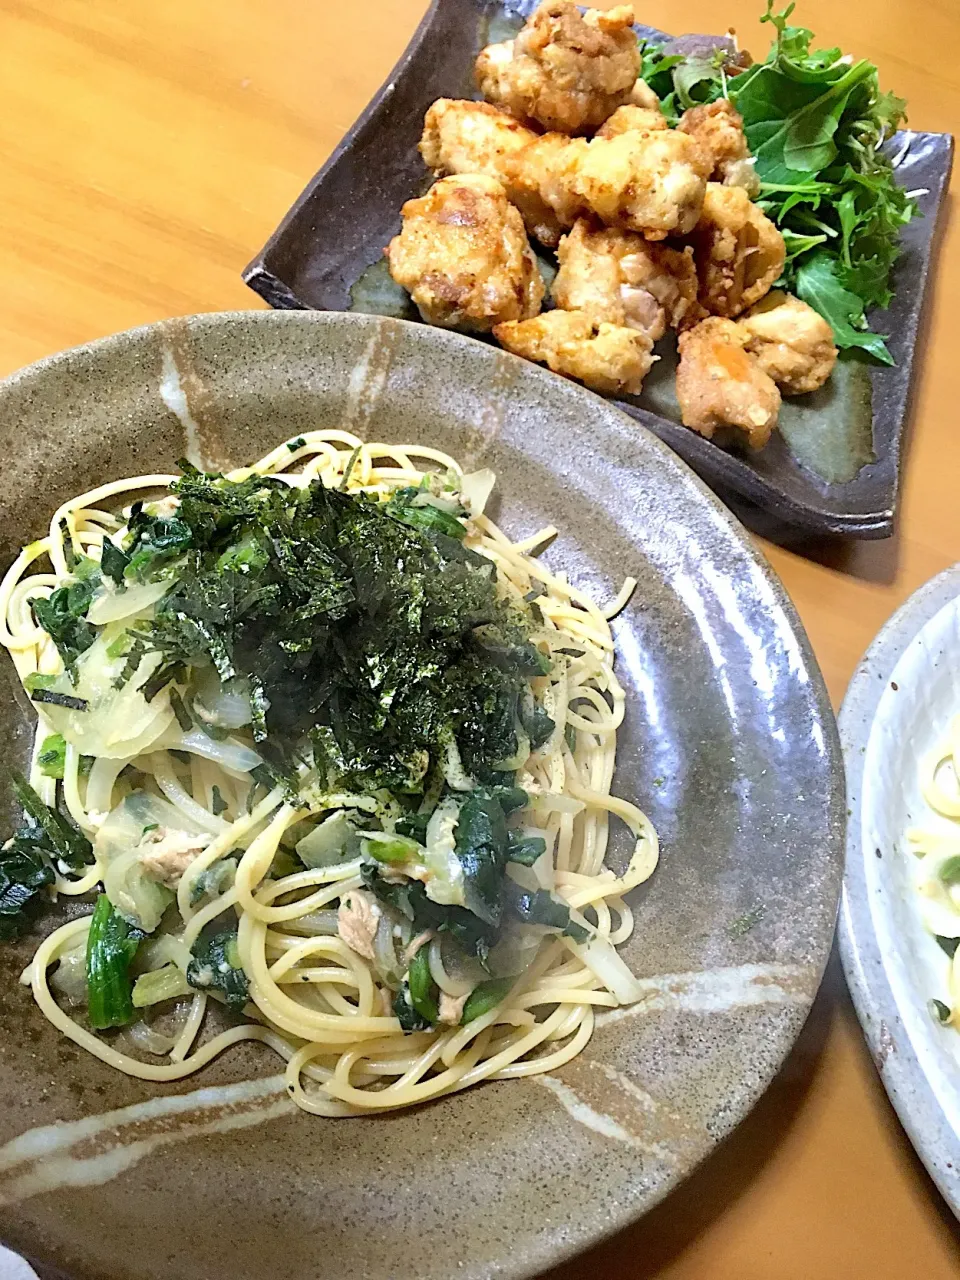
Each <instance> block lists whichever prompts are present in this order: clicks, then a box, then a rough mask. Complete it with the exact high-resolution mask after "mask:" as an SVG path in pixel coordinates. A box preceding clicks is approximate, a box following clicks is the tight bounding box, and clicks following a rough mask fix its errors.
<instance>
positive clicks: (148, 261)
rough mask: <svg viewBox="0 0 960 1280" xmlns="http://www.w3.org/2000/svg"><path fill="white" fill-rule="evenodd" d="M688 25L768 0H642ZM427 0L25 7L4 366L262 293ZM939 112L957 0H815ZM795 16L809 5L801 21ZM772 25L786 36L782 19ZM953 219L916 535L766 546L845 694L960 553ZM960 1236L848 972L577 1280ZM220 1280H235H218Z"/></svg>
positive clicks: (832, 38)
mask: <svg viewBox="0 0 960 1280" xmlns="http://www.w3.org/2000/svg"><path fill="white" fill-rule="evenodd" d="M635 7H636V10H637V16H638V18H640V19H641V20H643V21H646V22H649V23H651V24H652V25H655V26H659V27H662V28H665V29H667V30H674V31H676V30H679V29H685V30H691V31H718V30H722V29H723V28H724V27H726V26H727V25H733V26H734V27H735V28H736V29H737V31H738V34H739V35H740V38H741V42H742V43H743V44H745V45H746V46H747V47H748V48H753V49H754V50H763V49H765V48H766V45H767V39H768V38H767V35H766V32H765V31H764V30H763V29H760V28H758V27H757V24H756V18H757V14H758V11H759V9H760V8H761V0H723V2H722V3H721V0H687V3H686V4H684V5H683V6H682V8H681V9H679V10H678V8H677V6H676V5H672V4H668V3H667V2H666V0H637V4H636V6H635ZM425 8H426V0H365V3H362V4H344V3H338V2H337V0H162V3H144V2H143V0H139V2H135V0H0V376H2V375H4V374H6V373H9V372H11V371H12V370H14V369H16V368H17V367H19V366H20V365H23V364H26V363H28V362H29V361H32V360H35V359H37V358H38V357H40V356H43V355H47V354H48V353H50V352H53V351H56V350H58V349H60V348H62V347H67V346H72V345H74V344H76V343H80V342H86V341H88V340H89V339H91V338H97V337H101V336H102V335H104V334H108V333H111V332H113V331H115V330H118V329H125V328H128V327H130V326H132V325H138V324H145V323H148V322H150V321H153V320H159V319H161V318H163V317H166V316H170V315H178V314H185V313H189V312H195V311H218V310H228V309H232V308H237V307H248V308H249V307H258V306H260V305H261V304H260V303H259V301H258V299H256V298H255V297H254V295H253V294H252V293H250V292H249V291H248V290H247V289H246V288H245V287H244V285H243V284H242V283H241V281H240V276H239V272H240V269H241V268H242V267H243V266H244V264H245V263H246V262H247V260H248V259H249V258H250V257H251V256H252V254H253V252H254V251H255V250H256V249H257V248H259V247H260V245H261V244H262V243H263V241H264V240H265V239H266V237H267V235H268V234H269V232H270V231H271V230H272V229H273V228H274V226H275V225H276V223H277V221H278V220H279V218H280V216H281V215H282V214H283V212H284V211H285V210H286V209H287V207H288V206H289V205H290V203H291V202H292V201H293V199H294V198H295V197H296V196H297V195H298V193H299V192H300V190H301V188H302V187H303V185H304V183H305V182H306V180H307V178H308V177H309V176H310V175H311V174H312V173H313V171H314V170H315V169H317V168H319V166H320V164H321V163H322V162H323V160H324V159H325V158H326V157H327V155H328V154H329V153H330V151H331V150H332V149H333V147H334V146H335V145H336V143H337V141H338V140H339V138H340V137H341V135H342V134H343V133H344V131H345V130H346V129H347V128H348V127H349V125H350V124H351V122H352V121H353V120H354V118H355V117H356V115H357V114H358V113H359V112H360V110H361V109H362V108H363V106H364V105H365V104H366V102H367V100H368V99H369V98H370V96H371V94H372V93H373V92H374V91H375V90H376V89H377V87H378V86H379V85H380V83H381V82H382V81H383V79H384V78H385V77H386V75H387V73H388V72H389V69H390V67H391V66H392V65H393V62H394V61H395V60H396V58H397V57H398V56H399V54H400V52H401V51H402V49H403V47H404V45H405V44H406V42H407V40H408V39H409V37H410V35H411V34H412V32H413V30H414V28H415V26H416V24H417V22H418V21H419V19H420V17H421V16H422V14H423V12H424V10H425ZM796 19H799V20H800V21H802V22H803V23H804V25H807V26H810V27H812V28H813V30H814V31H816V32H817V34H818V36H820V37H822V42H823V43H824V44H839V45H842V46H843V47H844V48H845V49H846V50H848V51H850V52H853V53H855V54H857V55H865V56H867V57H870V58H872V59H873V60H874V61H876V62H877V63H878V64H879V66H880V69H881V76H882V80H883V82H884V85H885V87H887V88H892V89H894V90H895V91H896V92H897V93H899V94H901V95H903V96H905V97H906V98H907V99H908V100H909V103H910V121H911V124H913V125H914V126H915V127H917V128H921V129H931V130H944V131H950V132H954V133H960V70H958V68H960V6H958V5H957V2H956V0H912V2H911V3H910V4H907V3H904V0H873V2H872V3H870V4H863V3H860V4H848V5H844V4H838V3H836V2H835V0H834V2H833V3H831V2H830V0H802V2H801V5H800V12H799V13H798V14H797V15H796ZM796 19H795V20H796ZM767 30H769V29H767ZM950 212H951V211H950V208H949V204H948V209H947V225H946V230H945V233H944V235H943V237H942V242H941V246H940V253H939V259H938V268H937V269H936V270H935V285H934V290H933V297H932V299H931V305H930V306H929V309H928V313H927V320H926V327H925V330H924V333H923V336H922V349H921V352H920V356H919V360H918V365H919V377H918V381H917V386H916V393H915V396H914V405H913V431H912V441H911V445H910V450H909V457H908V463H907V468H908V469H907V483H906V491H905V497H904V503H903V508H902V515H901V520H900V529H899V533H898V535H897V536H896V537H895V538H893V539H890V540H889V541H887V542H882V543H866V544H860V545H855V544H849V545H846V546H845V545H842V544H837V543H827V542H822V543H817V544H808V545H805V546H803V547H802V548H796V549H794V550H791V551H785V550H782V549H779V548H774V547H770V546H764V550H765V552H766V553H767V554H768V555H769V557H770V560H771V561H772V563H773V565H774V566H775V568H776V569H777V571H778V572H779V573H780V575H781V577H782V578H783V580H784V582H785V584H786V586H787V589H788V590H789V592H790V594H791V595H792V596H793V599H794V600H795V601H796V603H797V605H798V607H799V610H800V613H801V615H802V617H803V620H804V623H805V625H806V627H807V630H808V632H809V634H810V636H811V639H812V641H813V644H814V647H815V649H816V651H817V654H818V656H819V659H820V662H821V665H822V667H823V670H824V673H825V675H826V678H827V682H828V684H829V686H830V690H831V693H832V695H833V697H834V699H835V700H836V701H838V702H839V700H840V698H841V697H842V695H843V691H844V688H845V686H846V683H847V681H848V679H849V677H850V675H851V673H852V671H853V668H854V665H855V664H856V662H857V660H858V658H859V657H860V655H861V654H862V652H863V650H864V649H865V648H866V646H867V645H868V644H869V642H870V640H871V639H872V637H873V635H874V634H875V632H876V631H877V629H878V628H879V627H880V625H881V624H882V623H883V621H884V620H885V619H886V618H887V617H888V616H889V615H890V614H891V613H892V612H893V610H894V609H895V608H896V607H897V605H898V604H899V603H900V602H901V601H902V600H903V599H905V597H906V596H907V595H909V594H910V592H912V591H913V590H914V589H915V588H916V587H917V586H919V585H920V583H921V582H923V581H924V580H925V579H927V578H929V577H930V576H931V575H933V574H934V573H936V572H938V571H939V570H940V569H942V568H944V567H945V566H946V565H949V564H951V563H952V562H953V561H955V560H957V559H960V519H958V500H957V481H958V476H960V431H958V428H957V425H956V420H957V407H958V400H960V394H958V392H957V389H956V387H957V364H958V362H960V345H958V344H960V339H958V336H957V330H956V329H955V328H954V324H953V321H954V317H953V315H952V311H951V308H952V305H954V303H953V302H952V300H955V299H956V298H957V297H958V296H960V287H958V286H960V240H958V235H957V228H956V226H955V225H952V224H951V219H950ZM958 1274H960V1235H958V1230H957V1226H956V1223H955V1222H954V1220H953V1218H952V1216H951V1215H950V1214H949V1212H948V1211H947V1210H946V1209H945V1208H944V1207H943V1205H942V1204H941V1202H940V1199H939V1197H938V1195H937V1193H936V1191H935V1189H934V1188H933V1186H932V1184H931V1183H930V1182H929V1180H928V1179H927V1177H926V1175H925V1174H924V1172H923V1170H922V1168H921V1167H920V1165H919V1163H918V1162H917V1160H916V1159H915V1158H914V1156H913V1154H912V1151H911V1149H910V1147H909V1145H908V1143H907V1142H906V1139H905V1138H904V1137H903V1135H902V1133H901V1131H900V1129H899V1126H898V1124H897V1121H896V1117H895V1116H894V1114H893V1112H892V1111H891V1109H890V1107H889V1105H888V1104H887V1101H886V1097H885V1095H884V1093H883V1090H882V1088H881V1086H880V1084H879V1082H878V1079H877V1077H876V1073H875V1071H874V1068H873V1064H872V1063H871V1061H870V1059H869V1056H868V1054H867V1052H866V1050H865V1048H864V1046H863V1043H862V1040H861V1037H860V1032H859V1028H858V1026H857V1023H856V1020H855V1018H854V1016H853V1012H852V1009H851V1006H850V1002H849V999H848V998H847V996H846V994H845V991H844V988H843V981H842V976H841V975H840V972H839V966H838V965H837V964H836V962H835V961H834V962H832V964H831V968H830V970H829V972H828V976H827V980H826V982H825V984H824V988H823V990H822V992H821V994H820V997H819V999H818V1001H817V1004H816V1006H815V1009H814V1012H813V1015H812V1016H811V1019H810V1021H809V1023H808V1025H807V1028H806V1030H805V1032H804V1034H803V1037H802V1039H801V1042H800V1044H799V1045H798V1048H797V1050H796V1052H795V1053H794V1055H793V1056H792V1058H791V1059H790V1061H789V1063H788V1065H787V1067H786V1068H785V1070H784V1072H783V1073H782V1076H781V1077H780V1079H779V1080H778V1081H777V1082H776V1083H775V1085H774V1086H773V1087H772V1089H771V1090H770V1092H769V1093H768V1095H767V1096H766V1098H765V1099H764V1100H763V1101H762V1102H761V1104H760V1105H759V1107H758V1108H757V1110H756V1111H755V1112H754V1114H753V1115H752V1116H751V1118H750V1119H749V1120H748V1121H747V1122H746V1123H745V1124H744V1125H743V1126H742V1128H741V1129H740V1130H739V1131H738V1132H737V1133H736V1134H735V1135H734V1136H733V1138H732V1139H731V1140H730V1141H728V1142H727V1143H726V1144H725V1145H724V1146H723V1147H722V1148H721V1149H720V1150H719V1151H718V1152H717V1153H716V1155H715V1156H713V1157H712V1158H711V1159H710V1160H709V1161H708V1162H707V1164H706V1165H705V1166H704V1167H703V1168H702V1169H701V1170H700V1171H699V1172H698V1173H697V1174H696V1175H694V1177H693V1178H692V1179H691V1180H690V1181H689V1182H688V1183H687V1184H686V1185H685V1186H684V1187H683V1188H681V1189H680V1190H679V1191H678V1192H677V1193H676V1194H674V1195H673V1196H672V1197H671V1198H670V1199H669V1200H667V1201H666V1202H665V1203H664V1204H663V1205H662V1206H661V1207H660V1208H659V1209H657V1210H655V1211H654V1212H653V1213H652V1214H650V1215H649V1216H648V1217H647V1218H646V1219H645V1220H644V1221H643V1222H641V1223H639V1224H638V1225H637V1226H636V1227H634V1228H632V1229H631V1230H629V1231H627V1232H626V1233H625V1234H623V1235H621V1236H618V1237H616V1238H615V1239H614V1240H612V1241H610V1242H608V1243H607V1244H605V1245H603V1246H601V1247H599V1248H598V1249H595V1250H594V1251H593V1252H592V1253H591V1254H589V1255H586V1256H585V1257H583V1258H581V1259H579V1260H577V1261H576V1262H573V1263H570V1264H568V1265H567V1266H565V1267H563V1268H561V1269H560V1270H559V1271H557V1272H556V1273H554V1275H555V1280H560V1278H561V1277H562V1278H563V1280H575V1278H576V1277H586V1276H590V1277H595V1278H596V1280H607V1278H608V1277H609V1278H610V1280H613V1277H618V1278H622V1277H629V1278H630V1280H640V1278H641V1277H642V1278H644V1280H646V1278H647V1277H654V1276H657V1277H669V1278H670V1280H821V1278H822V1280H834V1277H851V1278H859V1277H867V1276H869V1277H870V1278H871V1280H912V1278H913V1277H923V1280H947V1277H956V1276H957V1275H958ZM211 1280H215V1278H214V1277H211Z"/></svg>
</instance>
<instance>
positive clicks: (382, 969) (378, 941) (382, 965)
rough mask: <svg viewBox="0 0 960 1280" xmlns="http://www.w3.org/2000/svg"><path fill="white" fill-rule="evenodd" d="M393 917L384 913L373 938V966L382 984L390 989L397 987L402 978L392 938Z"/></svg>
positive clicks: (386, 912)
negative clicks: (384, 983) (385, 984)
mask: <svg viewBox="0 0 960 1280" xmlns="http://www.w3.org/2000/svg"><path fill="white" fill-rule="evenodd" d="M394 923H395V921H394V919H393V916H392V915H391V914H390V913H389V912H388V911H384V912H383V914H382V915H381V916H380V920H379V923H378V924H377V932H376V933H375V934H374V937H373V954H374V964H375V965H376V967H377V972H378V973H379V974H380V976H381V978H383V980H384V982H386V983H388V984H389V985H390V986H392V987H396V986H399V984H400V979H401V977H402V973H401V966H400V961H399V960H398V958H397V948H396V944H395V942H394V938H393V926H394Z"/></svg>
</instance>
